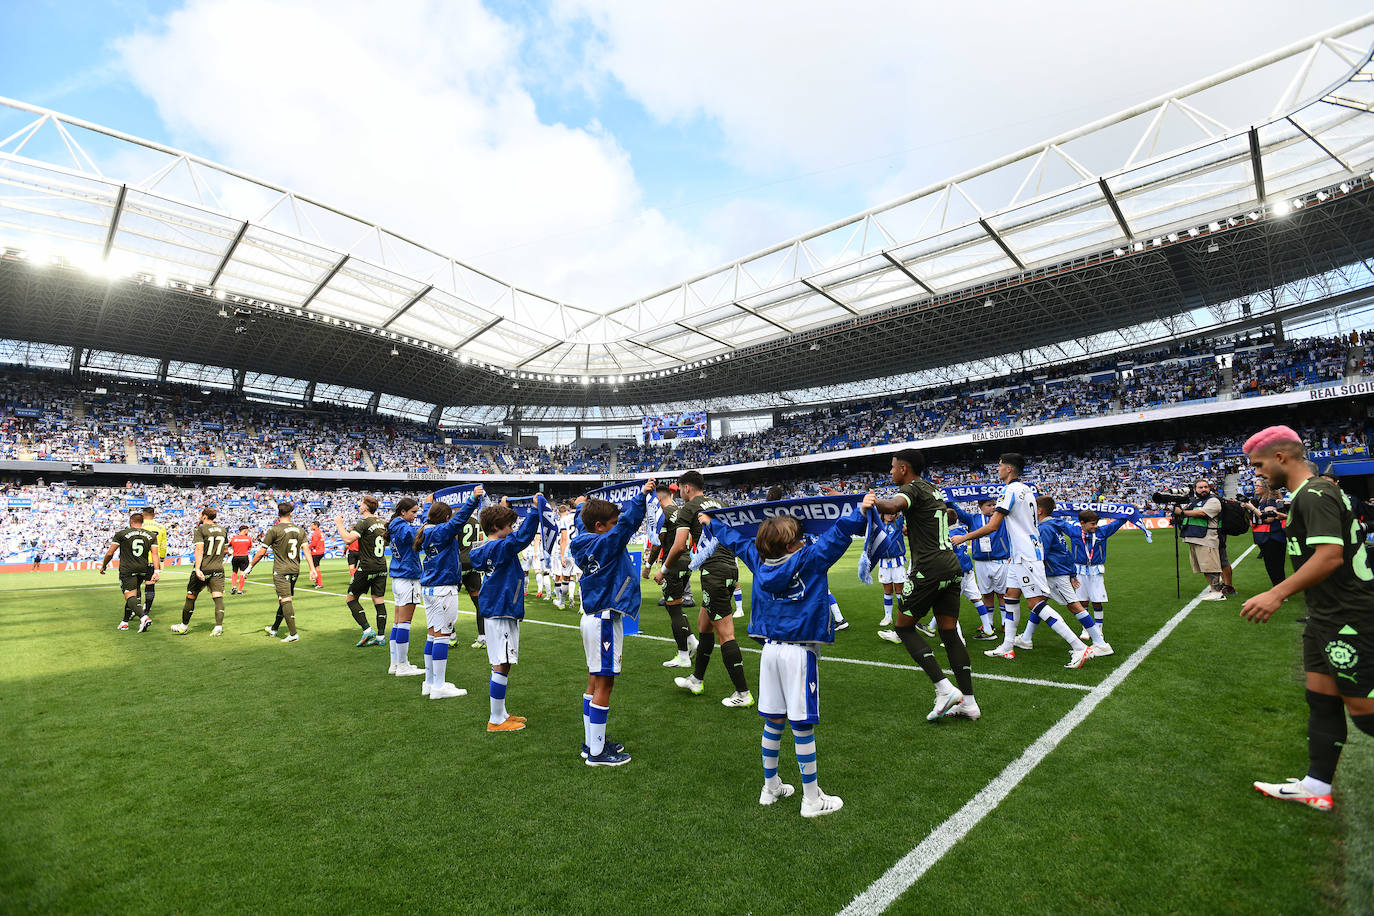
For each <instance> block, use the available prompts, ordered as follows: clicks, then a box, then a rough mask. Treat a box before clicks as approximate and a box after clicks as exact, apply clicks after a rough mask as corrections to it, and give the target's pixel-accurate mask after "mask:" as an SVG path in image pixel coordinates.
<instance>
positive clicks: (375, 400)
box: [367, 391, 382, 414]
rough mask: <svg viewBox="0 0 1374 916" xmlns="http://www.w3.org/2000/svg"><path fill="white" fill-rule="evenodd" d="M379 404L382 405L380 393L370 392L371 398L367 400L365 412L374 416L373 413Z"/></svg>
mask: <svg viewBox="0 0 1374 916" xmlns="http://www.w3.org/2000/svg"><path fill="white" fill-rule="evenodd" d="M381 403H382V393H381V392H380V391H374V392H372V397H370V398H368V399H367V412H368V413H370V414H375V413H376V412H377V407H378V406H379V405H380V404H381Z"/></svg>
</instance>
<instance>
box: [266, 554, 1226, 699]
mask: <svg viewBox="0 0 1374 916" xmlns="http://www.w3.org/2000/svg"><path fill="white" fill-rule="evenodd" d="M1237 562H1239V561H1237ZM248 584H249V585H267V584H268V583H266V582H252V581H250V582H249V583H248ZM300 594H301V595H333V596H335V597H338V598H344V597H347V596H346V595H344V594H343V593H342V592H327V591H325V590H324V589H322V588H312V589H310V590H308V591H302V592H301V593H300ZM421 607H423V605H421ZM458 613H460V614H464V615H466V616H468V617H476V616H477V615H476V613H475V612H473V611H459V612H458ZM525 623H535V624H538V625H539V626H541V627H558V628H559V629H563V630H577V629H580V627H578V625H577V624H575V623H555V622H554V621H552V620H538V619H536V618H534V617H526V618H525ZM633 638H636V639H652V640H654V641H656V642H672V641H673V638H672V637H671V636H653V635H651V634H649V633H635V634H633ZM739 648H740V651H741V652H753V653H755V654H761V653H762V652H763V650H762V649H755V648H753V647H752V646H740V647H739ZM821 661H823V662H841V663H843V664H846V665H868V666H869V667H873V668H896V669H898V670H899V671H920V670H921V669H920V667H919V666H918V665H899V664H897V663H896V662H873V661H869V660H867V659H863V658H845V657H843V656H840V655H822V656H821ZM973 676H974V677H977V678H984V679H986V680H989V681H1005V682H1007V683H1009V684H1031V685H1032V686H1035V687H1062V688H1064V689H1066V690H1092V689H1093V688H1092V687H1091V686H1090V685H1088V684H1065V683H1063V682H1061V681H1049V680H1045V679H1043V678H1038V677H1013V676H1011V675H1009V674H983V673H981V672H978V671H975V672H973Z"/></svg>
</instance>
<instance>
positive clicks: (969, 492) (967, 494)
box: [940, 483, 1035, 503]
mask: <svg viewBox="0 0 1374 916" xmlns="http://www.w3.org/2000/svg"><path fill="white" fill-rule="evenodd" d="M1003 489H1004V485H1003V484H1000V483H957V484H951V485H950V486H947V487H941V488H940V495H941V496H943V497H944V498H945V502H947V503H976V502H978V500H980V499H997V498H998V497H1000V496H1001V495H1002V490H1003ZM1031 489H1035V488H1034V487H1032V488H1031Z"/></svg>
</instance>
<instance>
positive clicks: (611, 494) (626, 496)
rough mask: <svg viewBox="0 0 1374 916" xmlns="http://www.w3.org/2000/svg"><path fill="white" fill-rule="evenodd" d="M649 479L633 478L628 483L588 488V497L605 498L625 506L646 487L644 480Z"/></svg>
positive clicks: (609, 501) (607, 500)
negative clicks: (593, 488)
mask: <svg viewBox="0 0 1374 916" xmlns="http://www.w3.org/2000/svg"><path fill="white" fill-rule="evenodd" d="M648 479H649V478H647V477H641V478H640V479H638V480H631V481H627V482H626V483H613V484H609V485H608V486H604V487H598V488H597V489H595V490H588V491H587V497H588V498H589V499H604V500H606V502H608V503H615V504H616V505H617V506H623V505H624V504H625V503H627V502H629V501H630V500H632V499H634V498H635V497H636V496H638V495H639V491H640V490H643V489H644V482H645V481H646V480H648Z"/></svg>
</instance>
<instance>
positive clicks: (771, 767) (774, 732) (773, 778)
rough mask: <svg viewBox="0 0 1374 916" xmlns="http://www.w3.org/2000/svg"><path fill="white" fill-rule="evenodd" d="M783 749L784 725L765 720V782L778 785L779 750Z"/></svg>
mask: <svg viewBox="0 0 1374 916" xmlns="http://www.w3.org/2000/svg"><path fill="white" fill-rule="evenodd" d="M781 747H782V723H781V722H772V721H770V720H768V719H764V720H763V781H764V782H766V783H768V785H770V786H773V785H777V784H778V782H779V781H780V780H779V779H778V749H779V748H781Z"/></svg>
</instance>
